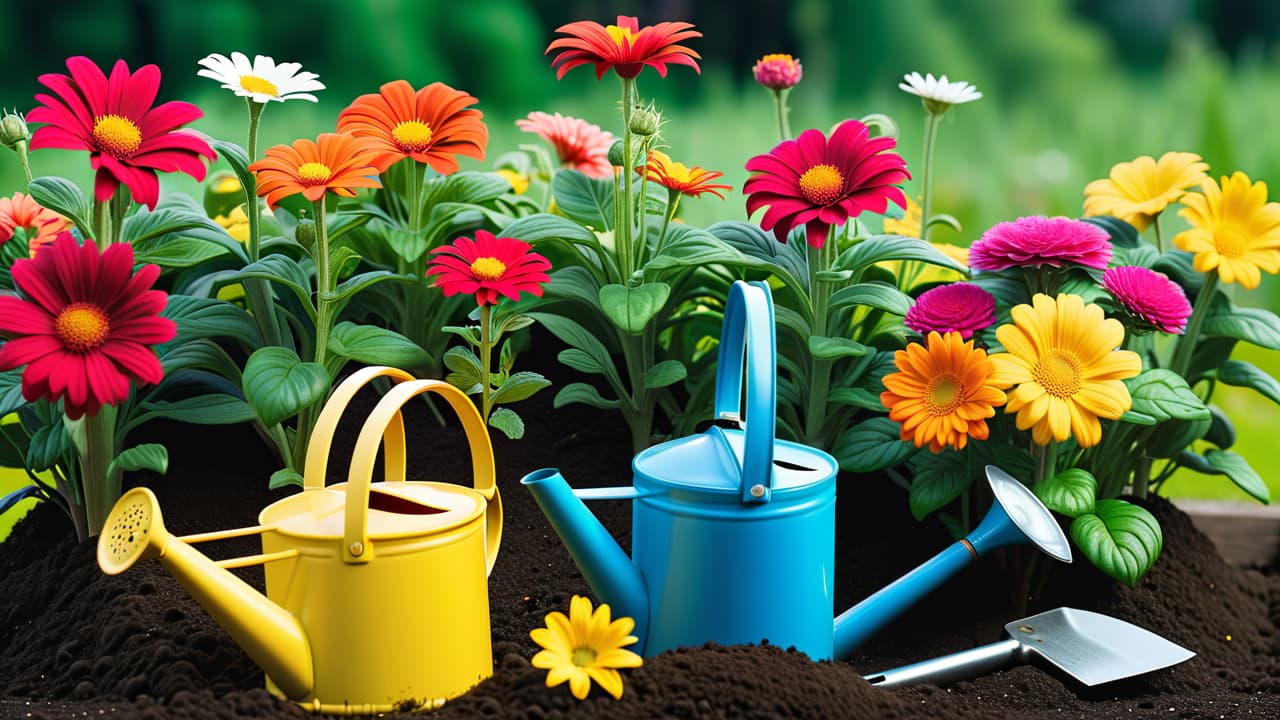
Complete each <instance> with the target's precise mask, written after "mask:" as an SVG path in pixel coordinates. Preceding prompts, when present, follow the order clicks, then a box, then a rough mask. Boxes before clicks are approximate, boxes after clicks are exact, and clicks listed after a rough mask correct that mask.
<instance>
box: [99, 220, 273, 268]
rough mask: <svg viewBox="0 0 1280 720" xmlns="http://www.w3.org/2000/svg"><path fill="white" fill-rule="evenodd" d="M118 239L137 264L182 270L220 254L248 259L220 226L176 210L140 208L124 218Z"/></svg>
mask: <svg viewBox="0 0 1280 720" xmlns="http://www.w3.org/2000/svg"><path fill="white" fill-rule="evenodd" d="M120 237H121V239H122V240H123V241H124V242H128V243H130V244H132V245H133V254H134V262H137V263H155V264H157V265H160V266H161V267H177V268H184V267H192V266H195V265H199V264H200V263H202V262H204V261H206V260H211V259H213V258H216V257H219V256H222V255H230V256H232V257H234V258H237V259H239V260H240V261H241V262H244V261H247V260H248V256H247V255H246V254H245V251H244V248H243V247H242V246H241V245H240V243H238V242H236V241H235V240H233V239H232V238H231V236H230V235H227V231H226V230H224V229H222V226H220V225H218V224H217V223H215V222H214V221H212V220H210V219H209V218H207V217H205V216H204V215H199V214H196V213H194V212H191V211H189V210H182V209H179V208H173V207H162V208H157V209H155V210H147V209H146V208H142V209H140V210H138V211H137V212H136V213H134V214H133V215H131V216H129V217H128V218H125V221H124V225H123V227H121V229H120Z"/></svg>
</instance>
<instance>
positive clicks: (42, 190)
mask: <svg viewBox="0 0 1280 720" xmlns="http://www.w3.org/2000/svg"><path fill="white" fill-rule="evenodd" d="M27 194H28V195H30V196H31V198H32V199H33V200H35V201H36V204H38V205H40V206H41V207H46V208H49V209H50V210H52V211H54V212H56V213H58V214H59V215H62V216H63V217H66V218H69V219H70V220H71V222H73V223H75V224H76V227H78V228H80V232H81V234H83V235H84V236H85V237H92V236H93V222H92V220H91V216H90V213H91V210H90V209H89V200H88V198H86V197H85V196H84V192H83V191H82V190H80V186H78V185H76V184H75V183H73V182H71V181H70V180H67V179H66V178H60V177H53V176H51V177H38V178H35V179H34V180H32V181H31V183H30V184H29V185H27Z"/></svg>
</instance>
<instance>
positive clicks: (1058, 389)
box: [1031, 349, 1083, 400]
mask: <svg viewBox="0 0 1280 720" xmlns="http://www.w3.org/2000/svg"><path fill="white" fill-rule="evenodd" d="M1082 375H1083V373H1082V372H1081V366H1080V359H1079V358H1077V357H1076V356H1075V354H1073V353H1070V352H1067V351H1066V350H1057V349H1055V350H1050V351H1049V352H1048V354H1046V355H1045V356H1044V357H1042V358H1040V361H1039V362H1037V363H1036V364H1035V367H1033V368H1031V379H1033V380H1035V381H1036V382H1037V383H1038V384H1039V385H1040V387H1042V388H1044V390H1045V392H1047V393H1049V394H1050V395H1052V396H1054V397H1056V398H1061V399H1063V400H1066V399H1067V398H1070V397H1072V396H1074V395H1075V394H1076V393H1077V392H1079V391H1080V385H1081V381H1082V379H1083V378H1082Z"/></svg>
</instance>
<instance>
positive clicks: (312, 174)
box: [298, 162, 333, 185]
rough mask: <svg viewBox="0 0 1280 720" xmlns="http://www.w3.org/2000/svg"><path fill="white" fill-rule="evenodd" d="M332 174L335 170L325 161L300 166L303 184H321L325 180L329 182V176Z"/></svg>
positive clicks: (299, 174) (299, 173)
mask: <svg viewBox="0 0 1280 720" xmlns="http://www.w3.org/2000/svg"><path fill="white" fill-rule="evenodd" d="M332 174H333V171H331V170H330V169H329V166H328V165H325V164H324V163H318V162H309V163H303V164H302V166H301V167H299V168H298V179H299V180H301V181H302V184H303V185H319V184H321V183H323V182H327V181H328V180H329V176H330V175H332Z"/></svg>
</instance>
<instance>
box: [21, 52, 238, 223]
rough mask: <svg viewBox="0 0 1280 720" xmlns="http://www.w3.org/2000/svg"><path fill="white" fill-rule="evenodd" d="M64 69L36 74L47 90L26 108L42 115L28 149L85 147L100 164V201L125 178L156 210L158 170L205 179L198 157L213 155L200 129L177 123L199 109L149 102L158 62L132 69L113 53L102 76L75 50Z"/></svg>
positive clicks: (91, 159) (135, 196)
mask: <svg viewBox="0 0 1280 720" xmlns="http://www.w3.org/2000/svg"><path fill="white" fill-rule="evenodd" d="M67 70H69V71H70V72H71V74H70V75H61V74H55V73H50V74H47V75H41V76H40V84H41V85H44V86H45V87H47V88H49V90H50V91H51V92H52V93H53V94H52V95H48V94H45V93H40V94H38V95H36V101H38V102H39V103H41V105H40V106H39V107H37V108H36V109H34V110H32V111H31V113H30V114H29V115H28V116H27V119H29V120H31V121H33V122H42V123H48V124H47V125H45V126H44V127H42V128H40V129H39V130H36V132H35V135H33V136H32V138H31V149H32V150H36V149H39V148H61V149H63V150H88V151H89V164H90V165H91V166H92V167H93V169H94V170H97V171H98V172H97V175H96V177H95V178H94V183H93V196H94V199H96V200H97V201H98V202H106V201H107V200H110V199H111V196H112V195H114V194H115V192H116V188H117V187H119V186H120V185H122V184H123V185H124V186H125V187H127V188H129V191H130V192H131V193H133V199H134V200H136V201H138V202H140V203H142V204H144V205H146V206H147V207H149V208H151V209H153V210H154V209H155V206H156V203H157V202H158V201H159V200H160V181H159V180H158V179H157V178H156V171H157V170H158V171H160V172H184V173H186V174H188V175H190V176H191V177H193V178H195V179H196V180H203V179H204V175H205V165H204V162H203V161H201V158H207V159H209V160H214V159H216V158H217V155H216V154H215V153H214V152H213V148H211V147H209V143H207V142H205V141H204V139H203V138H202V137H201V136H200V135H198V134H196V133H195V132H194V131H191V130H179V129H178V128H180V127H181V126H183V125H185V124H187V123H189V122H191V121H192V120H196V119H199V118H201V117H203V116H204V113H202V112H200V108H198V107H196V106H195V105H192V104H191V103H186V102H177V101H171V102H167V103H163V104H161V105H156V106H155V107H152V103H154V102H155V99H156V92H157V91H158V90H159V89H160V69H159V68H157V67H156V66H155V65H143V66H142V67H140V68H138V71H137V72H136V73H130V72H129V66H128V65H127V64H125V61H123V60H117V61H116V64H115V67H114V68H112V70H111V77H110V78H108V77H107V76H106V75H104V74H103V72H102V70H101V69H99V68H98V66H97V65H94V64H93V61H92V60H90V59H89V58H86V57H73V58H70V59H68V60H67Z"/></svg>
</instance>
